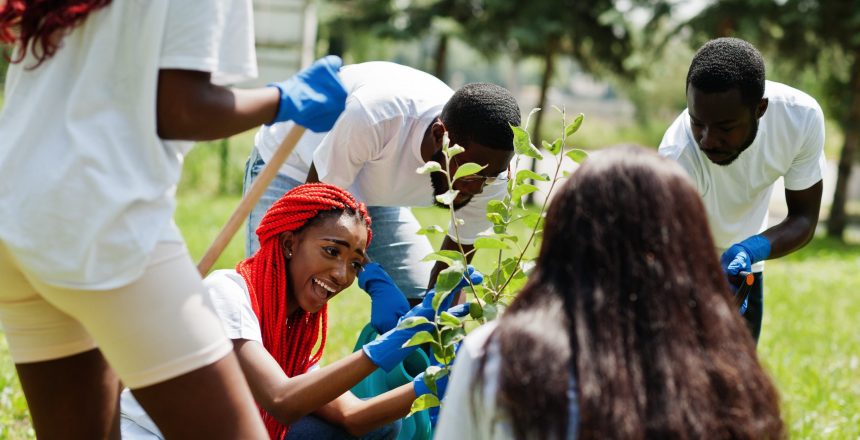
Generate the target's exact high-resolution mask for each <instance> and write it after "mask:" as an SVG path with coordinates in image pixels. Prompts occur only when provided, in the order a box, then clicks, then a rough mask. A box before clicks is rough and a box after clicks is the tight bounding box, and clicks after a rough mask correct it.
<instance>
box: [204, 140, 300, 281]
mask: <svg viewBox="0 0 860 440" xmlns="http://www.w3.org/2000/svg"><path fill="white" fill-rule="evenodd" d="M303 134H305V128H304V127H302V126H300V125H294V126H293V128H291V129H290V132H289V133H287V137H285V138H284V140H283V141H281V144H280V145H278V149H277V150H275V154H274V155H272V158H271V159H269V161H268V162H266V165H264V166H263V169H262V170H261V171H260V174H259V175H257V178H256V179H255V180H254V183H253V184H251V188H250V189H248V191H247V192H246V193H245V196H244V197H242V201H241V202H239V206H238V207H236V210H235V211H233V215H231V216H230V219H229V220H227V223H226V224H225V225H224V227H223V228H221V232H219V233H218V236H217V237H215V240H214V241H213V242H212V245H210V246H209V249H207V250H206V253H205V254H203V258H201V259H200V262H199V263H197V270H198V271H199V272H200V276H203V277H205V276H206V274H207V273H209V269H212V266H213V265H214V264H215V261H217V260H218V257H220V256H221V252H223V251H224V248H226V247H227V244H229V243H230V240H231V239H232V238H233V236H234V235H236V231H237V230H239V227H240V226H242V222H244V221H245V219H246V218H248V215H249V214H250V213H251V210H253V209H254V205H256V204H257V202H259V201H260V197H262V196H263V194H264V193H265V192H266V188H268V187H269V184H270V183H272V180H274V179H275V176H276V175H277V174H278V170H279V169H280V168H281V165H283V163H284V161H285V160H287V157H288V156H289V155H290V153H292V152H293V149H295V148H296V144H297V143H298V142H299V139H301V137H302V135H303Z"/></svg>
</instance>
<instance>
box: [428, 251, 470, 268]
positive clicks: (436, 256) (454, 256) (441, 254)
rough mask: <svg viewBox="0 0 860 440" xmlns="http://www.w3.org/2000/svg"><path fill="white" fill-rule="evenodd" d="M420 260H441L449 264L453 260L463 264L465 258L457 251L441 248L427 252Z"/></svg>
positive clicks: (452, 262)
mask: <svg viewBox="0 0 860 440" xmlns="http://www.w3.org/2000/svg"><path fill="white" fill-rule="evenodd" d="M421 261H441V262H443V263H445V264H447V265H449V266H450V265H452V264H454V262H455V261H460V262H462V263H461V264H463V265H465V262H466V258H465V257H464V256H463V254H461V253H460V252H458V251H452V250H441V251H436V252H432V253H429V254H427V256H426V257H424V258H422V259H421Z"/></svg>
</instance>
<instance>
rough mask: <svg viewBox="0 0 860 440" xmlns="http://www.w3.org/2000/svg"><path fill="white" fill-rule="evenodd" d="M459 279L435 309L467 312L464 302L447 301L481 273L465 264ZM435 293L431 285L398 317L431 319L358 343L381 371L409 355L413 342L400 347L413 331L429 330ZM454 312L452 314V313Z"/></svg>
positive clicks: (478, 282) (476, 280)
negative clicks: (364, 342)
mask: <svg viewBox="0 0 860 440" xmlns="http://www.w3.org/2000/svg"><path fill="white" fill-rule="evenodd" d="M463 275H464V276H463V279H462V280H461V281H460V283H459V284H458V285H457V287H455V288H454V290H453V291H452V293H451V294H449V295H448V296H447V297H446V298H445V300H444V301H442V304H441V305H440V306H439V311H440V312H442V311H448V312H449V313H450V312H452V311H453V312H455V313H457V314H459V315H460V316H465V315H466V314H467V313H469V308H468V306H465V305H462V306H463V307H461V306H457V307H454V308H452V310H449V308H450V307H451V303H452V302H453V300H454V297H455V296H456V293H457V292H459V291H460V290H461V289H462V288H463V287H465V286H467V285H468V284H469V280H471V281H472V284H480V283H481V282H483V280H484V277H483V275H481V273H480V272H478V271H477V270H475V269H474V268H472V267H471V266H470V267H469V268H468V271H467V272H466V273H465V274H463ZM466 276H468V277H469V280H467V279H466ZM435 296H436V291H435V289H431V290H430V291H428V292H427V294H426V295H425V296H424V300H423V301H421V303H420V304H418V305H416V306H415V307H413V308H412V309H411V310H409V312H407V313H406V314H405V315H403V317H402V318H400V321H399V322H403V321H404V320H406V319H409V318H418V317H422V318H425V319H427V320H428V321H430V322H431V323H425V324H419V325H414V326H411V327H406V328H397V327H395V328H394V329H393V330H390V331H388V332H386V333H384V334H382V335H380V336H379V337H378V338H376V339H375V340H373V341H371V342H368V343H367V344H364V346H363V347H362V351H364V354H365V355H367V357H368V359H370V360H371V362H373V363H374V364H376V365H377V366H378V367H380V368H382V369H383V370H385V371H391V370H392V369H393V368H394V367H395V366H396V365H397V364H399V363H400V362H401V361H403V359H406V356H409V354H410V353H412V352H413V351H414V350H415V349H416V348H417V347H418V346H417V345H413V346H410V347H405V348H404V347H403V344H405V343H406V342H407V341H409V339H411V338H412V336H414V335H415V334H416V333H418V332H421V331H430V330H432V329H433V324H432V322H433V321H434V320H435V318H436V311H435V310H433V298H434V297H435ZM455 316H456V315H455Z"/></svg>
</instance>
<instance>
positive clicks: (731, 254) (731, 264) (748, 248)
mask: <svg viewBox="0 0 860 440" xmlns="http://www.w3.org/2000/svg"><path fill="white" fill-rule="evenodd" d="M769 256H770V240H768V239H767V238H766V237H765V236H763V235H761V234H759V235H753V236H752V237H749V238H747V239H746V240H743V241H741V242H740V243H735V244H733V245H731V246H730V247H729V248H728V249H726V251H725V252H723V255H722V256H721V257H720V265H722V267H723V272H725V274H726V276H728V278H729V282H730V283H731V284H732V286H733V287H737V286H738V285H739V284H740V273H741V272H751V271H752V265H753V264H755V263H758V262H759V261H762V260H765V259H767V257H769Z"/></svg>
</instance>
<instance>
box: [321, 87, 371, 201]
mask: <svg viewBox="0 0 860 440" xmlns="http://www.w3.org/2000/svg"><path fill="white" fill-rule="evenodd" d="M383 124H384V123H383ZM384 131H385V129H384V125H380V124H376V123H373V122H372V121H371V119H370V117H369V115H368V114H367V111H366V110H365V109H364V106H363V105H362V104H361V102H359V101H358V100H357V99H348V100H347V103H346V109H345V110H344V112H343V114H342V115H340V117H339V118H338V120H337V122H336V123H335V124H334V127H332V129H331V131H329V132H328V134H327V135H326V136H325V138H323V140H322V142H321V143H320V145H319V147H317V149H316V151H314V168H316V171H317V176H318V177H319V180H320V182H325V183H328V184H331V185H337V186H339V187H341V188H349V187H350V186H352V184H353V182H355V177H356V176H357V175H358V173H359V171H361V168H362V167H363V166H364V164H365V163H367V162H368V161H370V160H372V159H373V158H374V157H376V155H377V154H378V153H379V151H380V150H381V149H382V146H383V145H384V142H385V141H386V139H385V138H384Z"/></svg>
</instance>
